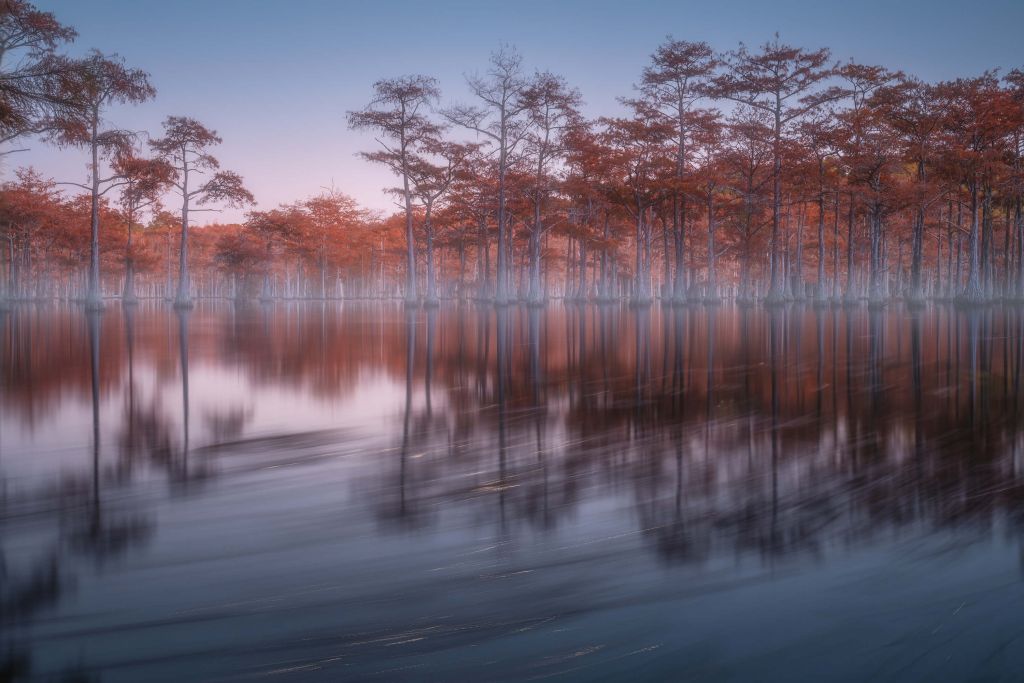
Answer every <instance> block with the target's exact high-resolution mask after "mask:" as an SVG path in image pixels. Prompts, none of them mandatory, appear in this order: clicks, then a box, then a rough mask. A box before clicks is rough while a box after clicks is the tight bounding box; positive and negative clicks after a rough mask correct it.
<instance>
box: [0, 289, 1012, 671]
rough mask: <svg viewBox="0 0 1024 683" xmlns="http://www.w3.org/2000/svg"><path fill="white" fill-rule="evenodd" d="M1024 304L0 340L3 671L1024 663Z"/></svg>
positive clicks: (500, 316)
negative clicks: (1023, 396) (1022, 394)
mask: <svg viewBox="0 0 1024 683" xmlns="http://www.w3.org/2000/svg"><path fill="white" fill-rule="evenodd" d="M1022 367H1024V309H1019V308H1016V307H1009V306H1007V307H1001V306H993V307H988V308H983V309H970V310H967V309H959V308H955V307H953V306H946V305H943V304H935V305H931V306H929V307H928V308H925V309H922V310H910V309H907V308H904V307H902V306H899V305H892V306H890V307H888V308H885V309H868V308H867V307H846V308H840V307H831V308H830V307H814V306H810V305H806V306H804V305H791V306H788V307H778V308H762V307H739V306H733V305H731V304H723V305H721V306H700V305H696V306H687V307H676V308H664V309H663V308H659V307H657V306H655V307H652V308H650V309H630V308H628V307H626V306H572V305H563V304H561V303H557V302H556V303H551V304H550V305H548V306H547V307H546V308H543V309H539V308H525V307H510V308H501V309H495V308H494V307H493V306H478V305H475V304H462V305H457V304H455V303H446V304H444V305H442V306H441V307H440V308H436V309H427V310H423V309H420V310H410V311H407V310H406V309H405V308H403V307H402V306H401V305H400V304H392V303H380V302H359V301H345V302H339V301H328V302H301V303H300V302H284V303H277V304H271V305H261V304H258V303H249V304H241V303H240V304H233V303H227V302H217V303H212V302H200V303H199V305H198V306H197V307H196V308H195V309H194V310H192V311H189V312H185V313H176V312H175V311H174V310H172V309H171V308H170V307H168V306H165V305H163V304H162V303H153V302H149V303H143V304H142V305H140V306H138V307H136V308H134V309H127V310H123V309H122V308H121V307H120V306H119V305H117V304H114V303H111V304H110V305H108V308H107V310H106V311H105V312H104V313H103V314H102V315H87V314H86V313H84V312H83V310H82V309H81V308H80V307H75V306H70V305H64V304H56V303H55V304H48V305H24V306H19V307H16V308H13V309H11V310H10V311H7V312H4V313H2V314H0V539H2V540H0V660H2V661H0V680H10V681H22V680H25V681H147V682H149V681H152V682H158V681H245V680H269V681H340V680H346V681H347V680H353V681H435V680H437V681H442V680H443V681H483V680H487V681H522V680H565V681H574V680H588V681H590V680H609V681H610V680H674V681H750V680H757V681H793V680H815V681H863V680H873V681H935V680H940V679H941V680H964V681H966V680H975V681H981V680H984V681H996V680H1019V678H1018V676H1019V675H1020V672H1021V671H1024V640H1022V636H1024V618H1022V617H1021V616H1020V615H1021V614H1022V608H1024V581H1022V578H1024V573H1022V570H1024V564H1022V562H1024V543H1022V541H1024V462H1022V459H1024V458H1022V453H1024V448H1022V447H1024V438H1022V436H1024V430H1022V429H1021V428H1020V425H1021V424H1022V420H1021V419H1020V417H1021V414H1022V405H1021V402H1020V398H1019V397H1020V391H1019V389H1020V385H1021V381H1022V378H1021V371H1022Z"/></svg>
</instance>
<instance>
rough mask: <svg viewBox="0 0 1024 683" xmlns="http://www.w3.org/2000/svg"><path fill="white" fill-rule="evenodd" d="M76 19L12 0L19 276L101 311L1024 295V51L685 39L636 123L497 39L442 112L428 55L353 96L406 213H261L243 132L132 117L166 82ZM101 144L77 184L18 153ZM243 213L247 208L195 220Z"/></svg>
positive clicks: (673, 44)
mask: <svg viewBox="0 0 1024 683" xmlns="http://www.w3.org/2000/svg"><path fill="white" fill-rule="evenodd" d="M75 38H76V32H75V30H74V28H72V27H70V26H68V25H65V24H63V23H61V21H60V20H59V19H58V18H57V17H55V16H54V15H53V14H52V13H48V12H45V11H41V10H39V9H37V8H36V7H34V6H33V5H32V4H31V3H29V2H27V1H26V0H0V164H2V166H0V171H2V175H0V234H2V240H3V242H4V243H5V244H2V245H0V251H2V257H0V292H2V294H0V296H2V301H3V302H4V304H5V305H6V304H7V303H10V302H14V301H24V300H40V299H53V298H61V299H68V300H76V301H82V302H83V303H84V304H85V305H86V306H87V307H88V308H93V309H99V308H102V307H103V305H104V301H105V300H106V299H115V298H116V299H121V300H123V302H124V303H126V304H131V303H134V302H136V301H138V300H139V299H140V298H156V299H167V300H170V301H174V303H175V305H176V306H179V307H189V306H191V305H193V302H194V300H195V299H196V298H206V297H225V298H239V299H244V298H254V299H255V298H258V299H261V300H264V301H271V300H278V299H294V298H311V299H334V298H395V299H404V300H405V301H406V302H407V303H410V304H418V303H423V304H425V305H428V306H430V305H436V304H437V302H438V301H440V300H442V299H458V300H464V299H467V300H468V299H475V300H482V301H488V302H494V303H497V304H507V303H512V302H525V303H528V304H531V305H542V304H543V303H544V302H546V301H548V300H549V299H551V298H562V299H565V300H567V301H595V302H613V301H620V300H628V301H629V302H631V303H633V304H637V305H647V304H650V303H652V302H655V301H659V300H660V301H661V302H663V303H686V302H705V303H713V302H716V301H719V300H722V299H726V298H728V299H733V300H736V301H738V302H741V303H746V302H753V301H758V300H761V301H764V302H767V303H781V302H786V301H792V300H813V301H819V302H860V301H864V300H867V301H868V302H869V303H872V304H884V303H885V302H888V301H892V300H896V299H900V300H904V301H906V302H908V303H910V304H914V303H921V302H924V301H926V300H929V299H950V300H957V301H962V302H968V303H971V302H985V301H991V300H1007V299H1010V300H1012V299H1021V298H1024V212H1022V209H1024V207H1022V201H1024V174H1022V163H1024V162H1022V159H1024V71H1022V70H1020V69H1014V70H1009V71H1007V72H1005V73H1003V72H1001V71H999V70H997V69H993V70H990V71H986V72H985V73H981V74H977V75H974V76H971V77H963V78H959V79H956V80H950V81H945V82H936V83H929V82H924V81H922V80H920V79H918V78H916V77H914V76H913V75H911V74H907V73H904V72H902V71H899V70H893V69H889V68H886V67H884V66H879V65H871V64H861V63H856V62H853V61H843V60H841V59H839V58H837V57H835V56H833V55H832V54H831V52H830V51H829V50H828V49H827V48H803V47H796V46H792V45H789V44H787V43H785V42H784V41H783V39H782V38H780V37H779V36H778V35H775V36H774V37H771V38H769V40H767V42H765V43H764V44H762V45H760V46H758V47H756V48H754V47H750V46H746V45H743V44H740V45H738V46H737V47H735V48H732V49H728V48H727V49H724V50H722V49H719V47H715V46H711V45H709V44H707V43H705V42H700V41H699V40H694V41H690V40H680V39H676V38H673V37H668V38H666V39H665V40H664V42H662V43H661V44H660V45H657V46H655V47H654V50H653V53H652V54H651V55H650V58H649V60H648V63H647V65H646V66H645V67H644V68H643V70H642V71H641V72H640V73H638V74H637V80H636V82H635V83H634V84H633V85H632V86H630V85H629V84H623V87H622V92H623V93H624V95H623V96H622V97H621V98H620V99H619V103H620V110H621V111H620V115H618V116H605V117H598V118H588V117H587V116H586V115H585V114H584V109H585V104H584V95H583V93H581V92H579V90H577V89H576V88H574V87H573V86H572V84H570V83H568V82H566V80H565V79H564V78H562V77H561V76H559V75H557V74H555V73H550V72H547V71H536V70H531V69H530V67H529V66H528V65H527V64H526V62H525V61H524V58H523V56H521V55H520V54H519V53H518V52H517V51H516V50H515V48H513V47H511V46H502V47H499V48H498V49H497V50H496V51H495V52H493V53H492V54H491V55H490V58H489V60H488V61H487V62H486V63H485V64H482V65H481V66H482V68H481V69H479V70H477V71H471V72H470V73H469V75H468V76H467V77H466V83H465V93H466V94H465V96H464V98H463V101H459V100H458V99H456V103H455V104H452V105H449V106H442V104H441V102H442V97H441V90H440V84H439V82H438V81H437V80H436V79H434V78H432V77H431V76H429V75H405V76H397V77H389V78H383V79H381V80H379V81H377V82H376V83H373V84H369V83H368V84H366V90H367V93H366V105H365V107H363V108H361V109H359V110H356V111H349V112H338V126H339V128H341V127H344V126H348V127H350V128H352V129H355V130H359V131H366V132H367V133H369V134H370V136H372V137H371V138H370V139H371V140H372V141H373V145H372V146H370V147H368V148H367V149H364V150H361V151H360V152H359V155H360V156H361V157H362V158H363V159H364V160H365V163H367V164H379V165H383V166H384V167H386V168H387V169H390V170H391V171H392V172H393V175H394V179H395V181H394V186H393V187H388V188H384V189H385V190H386V191H387V192H388V193H389V194H390V195H391V196H392V197H393V199H394V203H395V206H396V210H395V212H393V213H391V214H386V213H382V212H378V211H371V210H368V209H366V208H364V207H362V206H360V204H359V203H358V202H357V201H356V200H355V199H353V198H352V197H351V196H349V195H348V194H346V193H345V192H344V188H343V187H341V188H336V187H331V188H330V189H320V190H316V191H314V192H311V194H310V195H309V196H307V197H305V198H298V199H296V200H295V201H293V202H291V203H286V204H282V205H280V206H277V207H263V206H260V205H258V204H257V202H256V200H257V198H256V197H254V196H253V194H252V193H251V192H250V191H249V190H248V189H247V188H246V185H245V181H244V179H243V177H242V176H241V175H240V174H239V173H236V172H234V171H231V170H227V169H223V168H221V165H220V163H219V161H218V159H217V146H218V145H219V144H221V143H222V141H223V140H222V137H221V135H220V133H219V132H217V131H215V130H213V129H211V128H210V127H209V126H207V125H205V124H204V123H202V122H200V121H198V120H196V119H194V118H191V117H188V116H178V115H173V116H168V117H167V118H166V120H165V121H164V123H163V126H162V129H161V130H157V131H150V132H148V133H145V132H139V131H132V130H127V129H123V128H119V127H118V125H117V122H116V121H113V120H110V113H111V112H112V111H113V112H116V111H117V110H118V108H120V107H123V106H124V105H132V104H138V103H142V102H145V101H148V100H150V99H152V98H154V97H155V95H156V88H155V87H154V84H153V80H154V79H152V78H151V76H150V74H148V73H146V72H144V71H142V70H140V69H136V68H133V67H131V66H130V65H128V64H127V63H125V61H124V60H123V59H122V58H120V57H118V56H116V55H113V54H106V53H103V52H100V51H96V50H94V51H91V52H88V53H86V54H85V56H82V57H73V56H70V55H69V54H67V49H68V47H69V45H71V44H72V42H73V41H74V40H75ZM34 144H49V145H55V146H58V147H60V148H66V149H67V150H68V153H76V154H82V153H84V154H85V155H87V158H88V172H87V173H86V174H84V177H82V178H78V179H74V178H72V179H68V178H58V179H54V178H48V177H45V176H44V175H43V174H41V173H40V172H38V171H37V170H35V169H33V168H31V167H23V166H18V165H17V160H18V156H17V155H18V153H19V152H22V151H24V150H25V149H27V148H28V147H29V146H31V145H34ZM224 207H234V208H243V209H245V211H246V213H245V220H244V221H243V222H240V223H231V224H226V223H217V222H211V223H208V224H204V225H200V224H198V223H197V214H198V215H207V214H206V212H209V211H217V210H218V209H222V208H224Z"/></svg>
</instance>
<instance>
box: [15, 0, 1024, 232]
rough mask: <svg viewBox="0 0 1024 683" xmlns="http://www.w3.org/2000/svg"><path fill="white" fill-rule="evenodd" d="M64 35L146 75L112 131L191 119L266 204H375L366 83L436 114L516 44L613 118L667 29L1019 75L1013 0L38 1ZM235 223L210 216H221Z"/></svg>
mask: <svg viewBox="0 0 1024 683" xmlns="http://www.w3.org/2000/svg"><path fill="white" fill-rule="evenodd" d="M36 4H37V6H39V7H40V8H41V9H45V10H48V11H52V12H54V13H55V14H56V15H57V16H58V18H59V19H61V20H62V21H64V22H65V23H68V24H71V25H72V26H74V27H75V28H76V29H77V30H78V32H79V38H78V40H77V41H76V43H75V45H74V47H73V48H72V51H74V52H79V51H84V50H86V49H89V48H93V47H95V48H99V49H101V50H103V51H105V52H116V53H118V54H120V55H122V56H123V57H124V58H125V59H126V60H127V61H128V63H129V64H130V65H132V66H138V67H140V68H143V69H145V70H147V71H149V72H150V74H151V76H152V80H153V83H154V85H155V86H156V88H157V90H158V95H157V98H156V99H155V100H154V101H152V102H150V103H147V104H145V105H142V106H139V107H134V108H124V109H118V110H115V111H113V112H112V113H111V115H110V117H109V118H110V119H111V121H112V122H113V123H114V124H116V125H118V126H123V127H129V128H133V129H137V130H149V131H151V132H158V130H159V123H160V121H161V120H162V119H163V118H164V116H166V115H168V114H176V115H188V116H194V117H195V118H198V119H199V120H201V121H203V122H204V123H206V124H207V125H209V126H211V127H213V128H215V129H216V130H217V131H218V132H219V133H220V134H221V135H222V136H223V138H224V144H223V145H222V146H221V148H220V150H219V156H220V158H221V161H222V163H223V165H224V166H225V167H226V168H231V169H233V170H236V171H239V172H240V173H242V175H243V176H244V177H245V178H246V181H247V183H248V185H249V186H250V188H251V189H252V190H253V192H254V193H255V194H256V197H257V200H258V201H259V204H260V206H262V207H264V208H269V207H271V206H273V205H276V204H277V203H279V202H285V201H292V200H295V199H299V198H302V197H305V196H308V195H310V194H314V193H316V192H317V191H318V190H319V189H320V188H321V187H324V186H328V185H331V184H332V183H333V184H334V185H335V186H336V187H337V188H338V189H340V190H342V191H345V192H347V193H349V194H351V195H352V196H354V197H355V198H356V199H358V200H359V201H360V202H362V203H363V204H364V205H366V206H369V207H371V208H376V209H388V208H390V207H391V204H390V200H389V199H387V198H386V197H385V195H384V194H383V192H382V191H381V190H382V188H383V187H384V186H386V185H388V184H389V183H391V182H392V180H391V178H390V176H389V175H388V173H387V172H386V171H384V170H382V169H378V168H373V167H371V166H369V165H368V164H366V163H365V162H362V161H360V160H359V159H356V158H355V156H354V155H355V153H356V152H358V151H359V150H361V149H368V148H371V147H372V145H373V141H372V140H371V139H370V138H369V137H368V136H366V135H363V134H357V133H354V132H351V131H349V130H347V128H346V124H345V112H346V111H347V110H350V109H356V108H359V107H360V106H362V105H363V104H364V103H365V101H366V100H367V99H368V98H369V96H370V94H371V86H372V83H373V82H374V81H375V80H377V79H378V78H382V77H389V76H397V75H401V74H407V73H425V74H429V75H432V76H435V77H437V78H438V79H439V80H440V82H441V86H442V89H443V92H444V96H443V98H442V103H443V104H446V103H450V102H454V101H462V100H465V99H466V93H465V88H464V86H463V76H464V74H466V73H472V72H474V71H478V70H482V69H484V68H485V67H486V60H487V56H488V53H489V52H491V51H492V50H494V49H495V48H496V47H498V46H499V45H500V44H502V43H510V44H512V45H515V46H516V47H517V48H518V49H519V51H520V52H521V53H522V54H523V57H524V62H525V64H526V66H527V67H528V68H530V69H534V68H538V69H549V70H551V71H554V72H556V73H559V74H561V75H563V76H564V77H565V78H566V79H567V80H568V81H569V82H570V83H571V84H573V85H575V86H577V87H578V88H580V90H581V91H582V92H583V96H584V99H585V100H586V103H587V106H586V111H587V113H588V114H591V115H603V114H612V113H615V112H616V111H618V105H617V103H616V97H618V96H621V95H628V94H630V91H631V88H632V84H633V83H634V82H636V80H637V78H638V76H639V73H640V71H641V69H642V68H643V66H644V65H645V63H646V62H647V60H648V57H649V55H650V54H651V52H652V51H653V50H654V48H655V47H656V46H657V45H658V43H659V42H661V41H662V40H663V39H664V37H665V36H666V35H667V34H672V35H673V36H675V37H676V38H681V39H686V40H704V41H707V42H708V43H710V44H711V45H712V46H713V47H715V48H716V49H722V50H724V49H732V48H734V47H736V45H737V44H738V43H739V42H740V41H743V42H746V43H747V44H750V45H757V44H760V43H762V42H764V41H765V40H767V39H769V38H770V37H771V36H772V34H773V33H774V32H775V31H778V32H779V33H780V34H781V37H782V39H783V40H784V41H785V42H788V43H791V44H797V45H801V46H805V47H810V48H816V47H822V46H827V47H829V48H831V50H832V52H833V56H834V57H835V58H836V59H839V60H846V59H849V58H853V59H856V60H858V61H862V62H866V63H877V64H883V65H885V66H888V67H890V68H894V69H902V70H904V71H907V72H908V73H913V74H915V75H917V76H919V77H921V78H924V79H926V80H941V79H948V78H955V77H958V76H970V75H975V74H978V73H980V72H982V71H984V70H985V69H988V68H996V67H1002V68H1003V69H1004V70H1006V69H1009V68H1013V67H1019V66H1024V48H1022V45H1024V42H1022V40H1021V27H1022V26H1024V1H1022V0H1014V1H1011V0H992V1H989V2H984V3H965V2H956V3H954V2H948V1H946V0H932V1H931V2H925V1H920V0H905V1H900V0H889V1H888V2H878V1H875V0H870V1H860V2H829V1H825V0H821V1H819V2H811V1H804V0H800V1H797V0H776V1H774V2H717V3H715V2H707V1H705V2H690V1H688V0H685V1H684V0H677V1H674V2H671V1H667V0H661V1H659V0H648V1H644V0H632V1H629V2H627V1H622V2H608V1H606V0H592V1H583V0H566V1H562V2H558V1H556V0H549V1H548V2H539V1H536V0H520V1H516V2H513V1H510V0H506V1H505V2H493V1H491V0H474V1H462V0H459V1H443V0H434V1H432V2H427V1H424V2H411V1H407V0H380V1H377V2H362V1H360V2H342V1H336V2H333V1H328V0H291V1H290V2H280V1H277V2H271V1H269V0H175V1H174V2H163V1H160V0H90V1H89V2H84V1H83V0H36ZM84 163H85V156H84V154H80V153H78V152H76V151H58V150H53V149H49V148H47V147H46V146H44V145H42V144H33V145H32V149H31V151H29V152H25V153H19V154H17V155H14V156H12V157H9V159H8V162H7V164H8V168H5V169H2V171H0V172H3V173H4V174H5V175H9V173H10V170H11V167H14V166H22V165H34V166H36V167H37V168H39V169H40V170H42V171H43V172H45V173H47V174H49V175H52V176H54V177H56V178H57V179H58V180H80V179H82V178H83V177H84V174H85V170H84ZM240 216H241V214H240V212H236V211H229V212H225V213H224V214H222V215H219V216H217V215H215V214H209V220H217V219H218V218H219V219H222V220H235V219H238V218H240Z"/></svg>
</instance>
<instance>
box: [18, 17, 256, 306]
mask: <svg viewBox="0 0 1024 683" xmlns="http://www.w3.org/2000/svg"><path fill="white" fill-rule="evenodd" d="M75 36H76V34H75V31H74V30H73V29H72V28H70V27H67V26H64V25H62V24H61V23H60V22H59V21H58V20H57V19H56V18H55V17H54V16H53V14H51V13H49V12H41V11H39V10H37V9H36V8H35V7H34V6H33V5H32V4H30V3H29V2H26V1H25V0H2V2H0V142H3V143H8V144H7V145H6V146H5V147H4V148H3V149H0V158H3V157H4V156H7V155H10V154H12V153H15V152H18V151H23V150H20V149H12V148H10V144H9V143H14V142H17V141H19V140H21V139H24V138H28V137H30V136H38V137H42V138H44V139H46V140H47V141H49V142H52V143H54V144H56V145H59V146H62V147H77V148H83V149H85V150H87V152H88V154H89V163H88V177H87V178H86V180H85V181H84V182H77V181H70V180H69V181H64V182H61V183H55V182H53V181H47V180H45V179H43V178H41V177H40V176H39V175H38V174H36V173H34V172H33V171H32V170H31V169H26V170H22V171H20V172H18V173H17V180H16V181H13V182H10V181H9V182H6V183H4V184H3V186H2V188H0V190H2V196H0V198H2V201H0V226H2V230H3V232H4V237H5V238H6V241H7V247H8V249H7V256H8V258H7V263H6V268H7V291H6V294H7V295H8V296H12V295H13V296H19V295H25V294H27V293H29V292H30V291H31V290H34V291H31V293H32V294H34V295H39V294H41V293H42V292H41V291H40V288H53V287H56V286H59V284H60V283H61V280H62V277H61V276H62V275H67V272H66V271H67V270H72V272H73V269H74V266H75V265H76V264H77V263H81V262H82V261H83V260H87V262H88V268H87V270H86V282H85V286H84V288H80V289H81V290H82V291H81V292H79V293H83V294H84V301H85V303H86V306H87V307H88V308H92V309H98V308H102V305H103V299H102V289H101V268H100V263H101V254H102V253H103V250H102V249H101V241H102V240H103V239H104V238H108V237H109V233H110V232H111V231H112V229H113V230H116V231H118V232H122V233H123V234H124V236H125V238H124V240H123V255H122V259H121V260H122V262H123V266H124V278H123V279H124V289H123V297H124V300H125V301H126V302H129V303H130V302H133V301H134V300H135V299H136V294H135V272H136V267H137V265H138V264H139V260H138V259H137V245H136V243H135V240H134V229H135V228H137V227H141V226H140V225H139V224H138V221H139V220H140V219H141V217H142V216H141V214H142V212H145V211H148V212H150V214H151V215H152V217H153V222H154V223H161V222H164V223H165V222H166V220H165V219H166V216H165V215H164V214H163V213H162V212H161V210H160V209H161V208H162V205H161V201H162V200H163V198H164V197H165V195H166V194H167V193H168V192H172V193H177V194H178V196H179V197H180V198H181V211H180V216H179V218H180V222H179V225H180V236H179V240H178V260H179V270H178V287H177V295H176V298H175V303H176V305H179V306H183V307H187V306H190V305H191V302H192V298H191V283H190V277H189V270H188V247H189V242H190V241H189V210H190V207H192V205H193V204H200V205H202V204H209V203H214V202H219V203H225V204H229V205H230V204H236V205H237V204H245V203H252V201H253V198H252V195H251V194H250V193H249V191H248V190H246V189H245V187H244V186H243V184H242V179H241V177H240V176H239V175H238V174H237V173H233V172H231V171H221V170H219V163H218V161H217V159H216V158H215V157H214V156H213V155H212V154H211V151H210V150H211V148H212V147H213V146H215V145H217V144H219V143H220V142H221V138H220V137H218V136H217V134H216V133H215V132H214V131H212V130H210V129H208V128H207V127H205V126H204V125H202V124H201V123H199V122H198V121H196V120H194V119H191V118H187V117H180V116H169V117H168V118H167V119H166V120H165V121H164V123H163V131H162V133H163V134H162V136H161V137H157V138H148V137H145V136H143V135H141V134H140V133H138V132H136V131H131V130H126V129H123V128H118V127H116V126H114V125H113V124H112V123H111V122H110V121H108V120H107V115H108V112H109V109H110V108H111V107H112V106H114V105H118V104H122V105H123V104H139V103H142V102H145V101H147V100H149V99H152V98H153V97H154V96H155V94H156V90H155V89H154V88H153V86H152V84H151V83H150V80H149V75H148V74H146V73H145V72H144V71H141V70H139V69H133V68H130V67H128V66H127V65H126V64H125V62H124V60H123V59H121V58H120V57H118V56H116V55H105V54H103V53H101V52H99V51H96V50H93V51H91V52H90V53H88V54H87V55H86V56H85V57H82V58H71V57H68V56H65V55H62V54H59V53H58V48H60V47H62V46H63V45H64V44H65V43H68V42H70V41H71V40H73V39H74V38H75ZM143 142H145V143H146V144H145V145H144V144H143ZM147 147H148V152H149V153H148V154H147V150H146V149H145V148H147ZM58 185H70V186H74V187H77V188H79V189H80V190H82V191H83V192H84V193H85V194H84V195H80V196H76V197H72V198H70V199H68V198H66V197H64V196H63V194H62V193H60V192H58V187H57V186H58ZM112 190H117V192H116V193H115V194H114V195H109V194H108V193H110V192H111V191H112ZM112 196H116V197H117V204H118V207H117V208H116V209H115V208H114V207H112V206H111V205H110V199H109V197H112ZM84 203H87V204H88V209H87V211H88V219H87V222H86V225H88V241H87V245H88V246H87V247H86V246H84V245H83V244H82V241H83V240H82V239H81V237H82V235H81V233H82V229H81V223H82V218H81V214H82V213H83V212H84V211H83V206H82V205H83V204H84ZM193 210H194V209H193ZM116 223H120V224H121V225H119V226H116V227H115V226H114V225H112V224H116ZM118 228H120V229H119V230H118ZM169 237H170V233H169V232H168V238H169ZM76 238H77V239H76ZM107 241H109V239H108V240H107ZM83 251H85V254H83V253H82V252H83ZM83 256H84V257H85V258H84V259H83ZM61 257H63V264H62V263H61ZM61 265H64V266H66V268H64V269H61V268H60V266H61ZM62 271H63V272H62ZM29 279H31V281H32V284H31V285H30V284H29ZM65 284H66V285H70V282H68V281H67V280H66V279H65ZM29 288H31V290H30V289H29ZM68 291H70V287H69V290H68Z"/></svg>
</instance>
